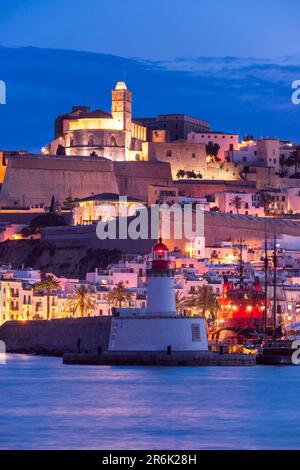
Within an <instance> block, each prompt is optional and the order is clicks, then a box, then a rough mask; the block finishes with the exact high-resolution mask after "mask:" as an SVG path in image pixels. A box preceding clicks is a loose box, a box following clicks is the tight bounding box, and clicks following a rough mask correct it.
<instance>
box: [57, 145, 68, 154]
mask: <svg viewBox="0 0 300 470" xmlns="http://www.w3.org/2000/svg"><path fill="white" fill-rule="evenodd" d="M56 155H66V149H65V147H64V146H63V145H61V144H58V146H57V149H56Z"/></svg>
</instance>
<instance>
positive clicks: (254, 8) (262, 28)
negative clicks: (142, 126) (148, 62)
mask: <svg viewBox="0 0 300 470" xmlns="http://www.w3.org/2000/svg"><path fill="white" fill-rule="evenodd" d="M299 18H300V2H299V1H298V0H286V1H283V0H263V1H262V0H251V1H250V0H209V1H204V0H185V1H184V2H183V1H182V0H112V1H110V0H88V1H86V2H84V1H82V0H1V10H0V44H2V45H6V46H27V45H32V46H38V47H47V48H48V47H51V48H63V49H66V48H67V49H76V50H85V51H92V52H101V53H109V54H115V55H121V56H124V57H140V58H145V59H156V60H157V59H172V58H175V57H181V56H184V57H187V56H203V55H204V56H213V57H215V56H218V57H219V56H228V55H229V56H237V57H249V56H253V57H257V58H266V59H275V58H280V57H283V56H294V55H298V54H299Z"/></svg>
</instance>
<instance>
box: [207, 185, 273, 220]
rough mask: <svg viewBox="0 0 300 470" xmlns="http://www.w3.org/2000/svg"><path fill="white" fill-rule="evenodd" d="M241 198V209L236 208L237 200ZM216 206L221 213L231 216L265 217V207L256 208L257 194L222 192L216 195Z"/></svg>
mask: <svg viewBox="0 0 300 470" xmlns="http://www.w3.org/2000/svg"><path fill="white" fill-rule="evenodd" d="M237 197H239V198H240V208H236V206H235V202H234V200H235V198H237ZM215 202H216V206H217V207H218V208H219V210H220V211H221V212H226V213H229V214H243V215H253V216H256V217H264V215H265V211H264V208H263V207H256V204H257V198H256V194H255V193H238V192H233V191H222V192H220V193H216V194H215Z"/></svg>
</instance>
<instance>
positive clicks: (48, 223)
mask: <svg viewBox="0 0 300 470" xmlns="http://www.w3.org/2000/svg"><path fill="white" fill-rule="evenodd" d="M64 225H68V224H67V222H66V221H65V219H64V218H63V216H61V215H58V214H56V213H55V212H47V213H46V214H42V215H38V216H37V217H35V218H34V219H32V220H31V221H30V223H29V226H30V228H32V229H33V230H34V231H35V232H36V231H38V230H40V229H41V228H43V227H60V226H64Z"/></svg>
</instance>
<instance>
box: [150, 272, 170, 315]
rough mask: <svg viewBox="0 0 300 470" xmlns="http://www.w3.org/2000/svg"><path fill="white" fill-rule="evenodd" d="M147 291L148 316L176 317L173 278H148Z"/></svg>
mask: <svg viewBox="0 0 300 470" xmlns="http://www.w3.org/2000/svg"><path fill="white" fill-rule="evenodd" d="M147 290H148V305H147V311H148V314H151V315H160V316H162V315H163V316H176V304H175V291H174V277H173V276H148V281H147Z"/></svg>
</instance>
